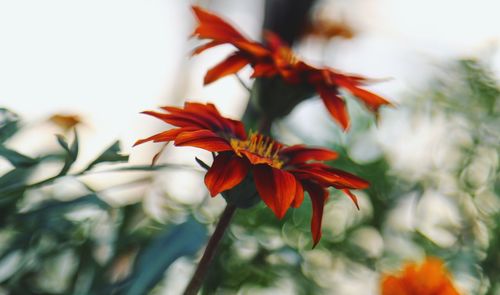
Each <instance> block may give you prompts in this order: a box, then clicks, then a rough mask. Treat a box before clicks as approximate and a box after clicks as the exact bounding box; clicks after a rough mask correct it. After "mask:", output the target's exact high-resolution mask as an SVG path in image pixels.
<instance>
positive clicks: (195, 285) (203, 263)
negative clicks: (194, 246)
mask: <svg viewBox="0 0 500 295" xmlns="http://www.w3.org/2000/svg"><path fill="white" fill-rule="evenodd" d="M235 211H236V206H234V205H231V204H228V205H227V206H226V209H224V212H222V215H221V217H220V219H219V223H217V227H216V228H215V231H214V233H213V235H212V237H210V240H209V241H208V244H207V247H206V248H205V252H204V253H203V256H202V257H201V260H200V262H199V263H198V267H197V268H196V271H195V272H194V274H193V277H192V278H191V281H190V282H189V284H188V285H187V287H186V290H185V291H184V295H196V294H198V291H199V290H200V288H201V285H202V283H203V280H204V279H205V276H206V275H207V270H208V268H209V266H210V263H211V262H212V259H213V258H214V256H215V252H216V251H217V247H218V246H219V243H220V241H221V240H222V237H224V233H225V232H226V229H227V228H228V226H229V224H230V222H231V218H232V217H233V215H234V212H235Z"/></svg>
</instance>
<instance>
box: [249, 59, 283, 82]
mask: <svg viewBox="0 0 500 295" xmlns="http://www.w3.org/2000/svg"><path fill="white" fill-rule="evenodd" d="M277 74H278V69H276V66H275V65H273V64H269V63H257V64H255V65H254V66H253V73H252V76H250V77H251V78H257V77H272V76H275V75H277Z"/></svg>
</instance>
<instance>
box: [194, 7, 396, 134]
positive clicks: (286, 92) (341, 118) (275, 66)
mask: <svg viewBox="0 0 500 295" xmlns="http://www.w3.org/2000/svg"><path fill="white" fill-rule="evenodd" d="M193 11H194V13H195V15H196V17H197V19H198V22H199V23H198V25H197V27H196V28H195V30H194V33H193V36H196V37H197V38H199V39H208V40H210V41H209V42H208V43H205V44H203V45H201V46H199V47H198V48H196V49H195V50H194V52H193V54H199V53H201V52H203V51H205V50H207V49H209V48H212V47H215V46H218V45H222V44H231V45H233V46H234V47H236V49H237V50H236V52H234V53H233V54H231V55H230V56H229V57H227V58H226V59H225V60H223V61H222V62H220V63H219V64H217V65H216V66H214V67H213V68H212V69H210V70H209V71H208V72H207V74H206V75H205V79H204V83H205V84H209V83H212V82H214V81H216V80H218V79H220V78H222V77H225V76H227V75H231V74H235V73H237V72H238V71H240V70H241V69H242V68H243V67H245V66H247V65H250V66H252V68H253V73H252V78H262V79H260V80H259V81H260V83H258V85H260V87H258V88H257V92H260V91H259V88H261V89H262V88H265V90H266V91H269V89H272V90H274V91H272V90H271V92H269V93H270V95H265V97H264V96H263V95H259V94H257V95H256V96H255V97H256V98H257V101H258V105H259V106H260V108H261V111H262V112H263V113H264V114H265V115H266V116H268V117H270V118H271V119H273V118H276V117H282V116H284V115H287V114H288V113H289V112H290V111H291V110H292V109H293V108H294V107H295V106H296V105H297V104H298V103H299V102H300V101H302V100H304V99H306V98H308V97H311V96H312V95H313V94H314V92H316V93H318V94H319V96H320V97H321V99H322V100H323V102H324V104H325V106H326V108H327V109H328V111H329V113H330V114H331V116H332V117H333V118H334V119H335V121H337V123H338V124H340V126H341V127H342V128H343V129H344V130H346V129H347V128H349V125H350V119H349V114H348V111H347V106H346V102H345V100H344V98H343V97H342V96H341V95H340V92H339V89H340V88H342V89H345V90H347V91H349V92H350V93H351V94H352V95H354V96H355V97H357V98H358V99H359V100H360V101H361V102H363V103H364V105H365V106H366V107H367V108H368V109H369V110H370V111H372V112H374V113H375V114H376V115H377V114H378V110H379V108H380V107H381V106H383V105H391V103H390V102H389V101H387V100H386V99H384V98H383V97H381V96H379V95H377V94H375V93H373V92H370V91H368V90H366V89H363V88H362V86H363V85H365V84H369V83H371V82H374V80H371V79H368V78H365V77H362V76H358V75H348V74H344V73H341V72H340V71H337V70H334V69H332V68H328V67H323V68H318V67H314V66H312V65H309V64H308V63H306V62H304V61H302V60H301V59H300V58H299V57H297V56H296V55H295V54H294V53H293V51H292V50H291V49H290V47H288V45H287V44H285V43H284V42H283V41H282V40H281V39H280V38H279V37H278V36H277V35H275V34H274V33H272V32H266V33H265V36H264V37H265V40H266V42H267V43H266V45H264V44H261V43H258V42H255V41H252V40H250V39H249V38H247V37H245V36H244V35H243V34H241V33H240V32H239V31H238V30H236V29H235V28H234V27H233V26H231V25H230V24H229V23H227V22H226V21H224V20H223V19H222V18H220V17H218V16H217V15H215V14H213V13H210V12H208V11H206V10H204V9H202V8H200V7H197V6H194V7H193ZM261 84H262V85H261ZM283 84H284V85H283Z"/></svg>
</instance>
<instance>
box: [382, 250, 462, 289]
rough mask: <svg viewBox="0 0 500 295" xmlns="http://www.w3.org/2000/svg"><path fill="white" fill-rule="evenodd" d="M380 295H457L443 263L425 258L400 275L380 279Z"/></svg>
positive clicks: (408, 267)
mask: <svg viewBox="0 0 500 295" xmlns="http://www.w3.org/2000/svg"><path fill="white" fill-rule="evenodd" d="M381 283H382V295H459V294H460V293H458V291H457V289H456V288H455V287H454V286H453V282H452V281H451V279H450V276H449V274H448V271H447V270H446V268H445V267H444V266H443V262H442V261H441V260H439V259H437V258H432V257H431V258H427V260H426V261H424V262H423V263H422V264H421V265H417V264H415V263H410V264H408V265H406V267H405V269H404V270H403V273H401V274H400V275H385V276H384V277H383V278H382V281H381Z"/></svg>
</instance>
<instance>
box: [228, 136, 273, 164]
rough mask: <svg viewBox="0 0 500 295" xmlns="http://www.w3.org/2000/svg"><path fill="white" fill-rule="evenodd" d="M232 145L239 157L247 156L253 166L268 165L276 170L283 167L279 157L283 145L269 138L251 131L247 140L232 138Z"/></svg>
mask: <svg viewBox="0 0 500 295" xmlns="http://www.w3.org/2000/svg"><path fill="white" fill-rule="evenodd" d="M230 144H231V147H232V148H233V149H234V152H235V153H236V154H237V155H238V156H239V157H243V155H245V156H246V157H247V158H248V160H249V161H250V162H251V163H252V164H268V165H270V166H272V167H275V168H281V167H282V166H283V161H281V159H280V158H279V155H278V154H279V152H280V150H281V149H282V148H283V145H282V144H280V143H278V142H276V141H274V140H273V139H272V138H270V137H268V136H265V135H262V134H259V133H257V132H252V131H250V135H249V136H248V138H247V139H246V140H240V139H236V138H231V140H230Z"/></svg>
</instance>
